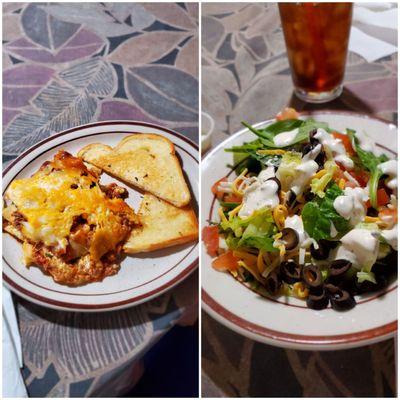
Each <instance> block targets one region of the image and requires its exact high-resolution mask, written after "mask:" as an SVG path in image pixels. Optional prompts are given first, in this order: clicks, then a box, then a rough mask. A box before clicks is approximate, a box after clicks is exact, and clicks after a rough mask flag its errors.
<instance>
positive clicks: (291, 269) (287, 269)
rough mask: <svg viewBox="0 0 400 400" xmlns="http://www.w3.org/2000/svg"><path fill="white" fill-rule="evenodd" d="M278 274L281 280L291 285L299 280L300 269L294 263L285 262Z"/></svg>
mask: <svg viewBox="0 0 400 400" xmlns="http://www.w3.org/2000/svg"><path fill="white" fill-rule="evenodd" d="M280 273H281V277H282V280H283V281H284V282H286V283H289V284H292V283H296V282H299V281H300V280H301V267H300V265H298V264H296V263H295V262H294V261H285V262H284V263H282V264H281V267H280Z"/></svg>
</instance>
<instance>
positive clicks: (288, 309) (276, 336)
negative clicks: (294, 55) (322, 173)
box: [201, 111, 397, 350]
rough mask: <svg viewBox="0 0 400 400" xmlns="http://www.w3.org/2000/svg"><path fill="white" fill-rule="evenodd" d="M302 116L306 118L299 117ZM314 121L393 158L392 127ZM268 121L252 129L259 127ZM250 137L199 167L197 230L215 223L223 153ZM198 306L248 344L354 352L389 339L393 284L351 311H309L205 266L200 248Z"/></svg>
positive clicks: (356, 119)
mask: <svg viewBox="0 0 400 400" xmlns="http://www.w3.org/2000/svg"><path fill="white" fill-rule="evenodd" d="M302 116H304V117H306V116H310V114H307V113H304V114H302ZM312 117H313V118H314V119H316V120H320V121H325V122H327V123H328V124H329V126H330V127H331V128H335V129H336V130H339V131H344V130H345V129H346V128H352V129H355V130H357V131H360V130H361V131H362V130H364V131H365V132H367V133H368V135H369V136H370V137H372V138H373V139H374V141H375V142H376V144H377V145H378V146H379V148H380V149H381V150H382V152H383V153H386V154H388V155H389V156H390V157H392V158H393V157H394V156H395V154H396V153H395V152H396V149H397V127H396V126H395V125H393V124H390V123H388V122H385V121H383V120H379V119H376V118H373V117H370V116H365V115H358V114H354V113H349V112H333V111H332V112H331V111H318V112H314V113H312ZM272 122H274V120H269V121H266V122H262V123H259V124H256V126H257V127H262V126H265V125H268V124H270V123H272ZM255 138H256V137H255V135H254V134H252V133H251V132H249V131H248V130H247V129H243V130H241V131H240V132H238V133H236V134H235V135H232V136H231V137H229V139H227V140H225V141H224V142H223V143H221V144H220V145H219V146H218V147H217V148H215V149H214V150H213V151H212V152H211V153H210V154H209V155H208V156H207V157H206V158H205V159H204V160H203V162H202V191H201V204H202V207H201V226H206V225H207V221H208V220H212V221H218V216H217V202H216V199H215V197H214V196H213V194H212V193H211V190H210V189H211V186H212V184H213V183H214V182H216V181H218V180H219V179H221V178H223V177H225V176H229V175H231V174H233V170H232V168H230V167H229V166H228V165H232V163H233V158H232V153H229V152H225V151H224V149H225V148H228V147H232V146H235V145H241V144H243V142H246V141H247V142H248V141H251V140H254V139H255ZM201 274H202V304H203V308H204V310H205V311H206V312H208V313H209V314H210V315H211V316H212V317H214V318H215V319H216V320H217V321H219V322H221V323H222V324H224V325H226V326H227V327H228V328H231V329H233V330H234V331H236V332H238V333H240V334H242V335H244V336H247V337H249V338H251V339H254V340H257V341H260V342H264V343H267V344H272V345H276V346H281V347H287V348H293V349H302V350H334V349H344V348H350V347H357V346H362V345H367V344H371V343H375V342H378V341H381V340H384V339H387V338H389V337H394V336H395V334H396V331H397V281H395V282H392V283H391V284H390V285H389V286H388V287H387V288H386V289H385V290H383V291H382V292H378V293H373V294H370V295H368V296H364V297H362V298H361V297H359V296H358V297H357V299H356V300H357V302H358V304H357V306H356V307H355V308H353V309H352V310H349V311H346V312H337V311H334V310H333V309H331V308H328V309H325V310H322V311H314V310H311V309H309V308H307V307H306V305H305V303H304V302H303V301H301V300H298V299H295V298H290V299H289V300H287V299H286V298H283V297H282V298H278V299H276V300H272V299H268V298H265V297H263V296H261V295H260V294H259V293H256V292H253V291H252V290H250V289H249V288H247V287H245V286H244V285H243V284H241V283H240V282H238V281H237V280H235V279H234V278H233V277H232V276H231V275H230V274H228V273H221V272H218V271H216V270H214V269H213V268H212V267H211V257H210V256H209V255H208V254H207V252H206V250H205V246H204V245H202V250H201Z"/></svg>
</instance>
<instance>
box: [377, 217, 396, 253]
mask: <svg viewBox="0 0 400 400" xmlns="http://www.w3.org/2000/svg"><path fill="white" fill-rule="evenodd" d="M381 235H382V236H383V237H384V239H385V240H386V242H387V243H388V244H389V245H390V246H391V247H392V248H393V249H394V250H396V251H397V224H396V225H395V226H393V228H392V229H385V230H383V231H382V232H381Z"/></svg>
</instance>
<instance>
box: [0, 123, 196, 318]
mask: <svg viewBox="0 0 400 400" xmlns="http://www.w3.org/2000/svg"><path fill="white" fill-rule="evenodd" d="M110 125H111V126H113V125H132V126H142V127H148V128H154V129H158V130H161V131H164V132H166V133H169V134H171V135H172V136H175V137H178V138H179V139H181V140H183V141H184V142H186V143H187V144H188V145H189V146H190V147H191V148H192V149H193V150H194V152H195V153H196V156H195V157H193V158H194V159H195V162H196V163H197V165H198V168H199V165H200V160H199V158H200V157H199V146H198V144H197V143H195V142H193V141H192V140H191V139H189V138H188V137H186V136H184V135H182V134H181V133H178V132H176V131H174V130H172V129H170V128H166V127H163V126H161V125H157V124H154V123H151V122H145V121H136V120H109V121H97V122H91V123H88V124H81V125H78V126H76V127H72V128H69V129H66V130H63V131H61V132H58V133H55V134H54V135H50V136H48V137H46V138H44V139H43V140H41V141H39V142H37V143H35V144H33V145H32V146H30V147H29V148H27V149H26V150H24V151H23V152H22V153H21V154H20V155H19V156H18V157H16V158H15V159H13V160H11V162H10V163H9V164H8V165H7V166H6V168H4V170H3V172H2V177H3V178H4V177H5V175H6V174H7V173H8V172H9V171H10V170H11V169H12V168H13V167H14V166H15V165H16V164H18V163H19V162H20V161H22V160H23V159H24V158H25V157H26V156H27V155H28V154H30V153H31V152H32V151H33V150H36V149H37V148H39V147H41V146H43V145H45V144H47V143H48V142H51V141H53V140H55V139H58V138H60V137H62V136H65V135H68V134H70V133H74V132H77V131H80V130H82V129H88V128H97V127H102V126H103V127H104V126H110ZM108 133H110V134H113V133H114V132H108ZM115 133H119V132H115ZM132 133H133V132H132ZM77 139H79V137H77ZM198 244H199V241H198V242H197V243H196V244H194V248H195V247H196V246H197V245H198ZM198 265H199V254H197V257H196V258H195V259H194V260H193V261H192V262H191V263H190V264H189V265H188V266H187V267H186V268H185V269H184V270H183V271H181V272H180V273H179V274H178V275H177V276H175V277H174V278H173V279H171V280H169V281H168V282H166V283H164V284H163V285H161V286H159V287H157V288H155V289H153V290H151V291H149V292H147V293H143V294H141V295H139V296H131V297H130V298H129V299H126V300H121V301H117V302H111V303H105V304H100V305H99V304H79V303H72V302H66V301H60V300H56V299H50V298H48V297H44V296H41V295H38V294H36V293H32V292H31V291H30V290H29V289H26V288H24V287H21V286H20V285H18V284H17V283H16V282H14V281H13V280H12V279H11V278H10V277H9V276H7V274H6V273H5V271H4V270H3V271H2V278H3V283H5V284H6V286H7V287H9V289H10V290H11V291H12V292H14V293H16V294H18V295H19V296H21V297H23V298H24V299H26V300H28V301H30V302H33V303H35V304H39V305H41V306H44V307H48V308H53V309H57V310H65V311H77V312H104V311H112V310H119V309H124V308H128V307H133V306H136V305H139V304H142V303H144V302H146V301H149V300H151V299H153V298H155V297H157V296H160V295H161V294H163V293H165V292H166V291H168V290H170V289H172V288H173V287H175V286H176V285H178V284H179V283H180V282H182V281H183V280H184V279H186V278H188V277H189V276H190V275H191V274H192V273H193V272H194V271H195V270H196V269H197V267H198Z"/></svg>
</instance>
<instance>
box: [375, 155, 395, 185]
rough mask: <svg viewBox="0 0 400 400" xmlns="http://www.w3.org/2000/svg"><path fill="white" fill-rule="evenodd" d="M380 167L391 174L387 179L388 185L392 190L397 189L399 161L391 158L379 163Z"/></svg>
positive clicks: (386, 173) (387, 173)
mask: <svg viewBox="0 0 400 400" xmlns="http://www.w3.org/2000/svg"><path fill="white" fill-rule="evenodd" d="M378 168H379V169H380V170H381V171H382V172H383V173H384V174H385V175H389V178H388V179H387V180H386V182H385V183H386V186H387V187H388V188H390V189H392V190H394V189H397V161H396V160H389V161H386V162H384V163H382V164H379V165H378Z"/></svg>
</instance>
